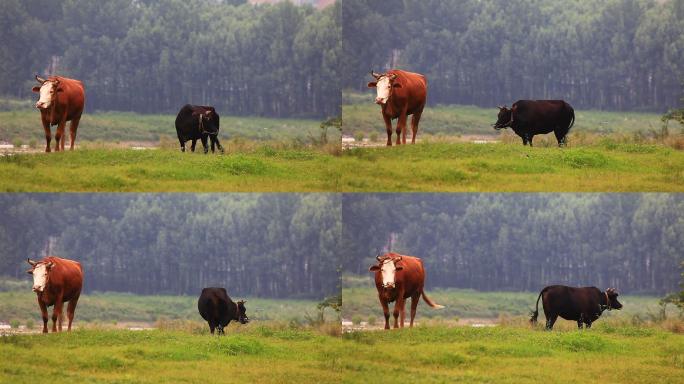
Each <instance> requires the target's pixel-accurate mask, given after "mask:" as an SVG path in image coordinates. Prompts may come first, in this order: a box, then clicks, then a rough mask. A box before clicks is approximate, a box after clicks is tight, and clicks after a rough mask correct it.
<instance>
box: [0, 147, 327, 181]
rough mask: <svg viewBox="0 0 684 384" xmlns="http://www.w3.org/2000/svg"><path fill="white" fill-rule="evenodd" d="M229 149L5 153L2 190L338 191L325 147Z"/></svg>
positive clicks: (0, 178) (0, 173)
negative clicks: (222, 151) (217, 151)
mask: <svg viewBox="0 0 684 384" xmlns="http://www.w3.org/2000/svg"><path fill="white" fill-rule="evenodd" d="M225 144H226V149H227V153H226V155H212V154H209V155H203V154H200V153H195V154H192V153H181V152H180V151H177V150H170V149H157V150H145V151H136V150H130V149H108V148H101V149H80V150H76V151H71V152H69V151H67V152H63V153H51V154H21V155H15V156H8V157H3V158H0V191H4V192H19V191H22V192H23V191H44V192H57V191H90V192H95V191H113V192H120V191H135V192H146V191H150V192H167V191H187V192H219V191H249V192H258V191H265V192H278V191H333V190H335V189H336V188H337V184H336V183H337V178H336V171H335V169H334V168H333V160H334V157H333V156H332V155H329V154H327V153H326V152H325V151H323V150H318V149H310V148H301V149H297V148H280V149H279V148H277V147H272V146H269V145H263V146H260V147H258V148H256V149H253V150H252V149H249V150H240V151H239V152H237V151H236V150H234V146H235V145H234V142H232V141H231V142H226V143H225Z"/></svg>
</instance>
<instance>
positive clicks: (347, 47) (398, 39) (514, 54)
mask: <svg viewBox="0 0 684 384" xmlns="http://www.w3.org/2000/svg"><path fill="white" fill-rule="evenodd" d="M342 15H343V16H342V20H343V22H342V24H343V31H342V32H343V36H344V37H343V52H344V55H343V56H342V57H343V59H342V62H343V68H344V71H343V81H342V87H343V88H345V89H347V90H351V91H358V92H366V93H368V92H369V91H368V90H367V88H366V83H367V82H368V81H370V76H369V75H368V73H369V71H370V70H371V69H373V70H375V71H377V72H382V71H385V70H387V69H389V68H402V69H406V70H410V71H416V72H420V73H423V74H425V75H426V76H427V78H428V87H429V90H430V91H429V96H428V103H429V104H431V105H436V104H462V105H477V106H481V107H493V106H496V105H500V104H508V105H510V104H511V103H512V102H514V101H516V100H518V99H565V100H567V101H568V102H570V103H571V104H572V105H573V106H574V107H575V108H578V109H603V110H639V111H654V112H660V113H662V112H664V111H666V110H667V109H668V108H674V107H676V106H678V105H679V101H680V98H681V96H682V88H683V87H682V81H684V2H682V1H678V0H609V1H577V0H575V1H557V0H532V1H530V0H458V1H445V0H386V1H374V0H345V1H344V2H343V3H342ZM347 102H349V101H347ZM370 102H371V101H369V103H370ZM428 120H429V119H428ZM345 121H346V112H345ZM492 122H493V121H492ZM428 123H429V122H428Z"/></svg>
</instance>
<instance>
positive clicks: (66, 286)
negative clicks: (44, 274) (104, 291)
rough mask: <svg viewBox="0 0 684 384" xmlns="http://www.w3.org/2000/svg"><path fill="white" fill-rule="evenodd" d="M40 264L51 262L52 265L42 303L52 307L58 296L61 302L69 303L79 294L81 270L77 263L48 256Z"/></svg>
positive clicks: (81, 287)
mask: <svg viewBox="0 0 684 384" xmlns="http://www.w3.org/2000/svg"><path fill="white" fill-rule="evenodd" d="M41 262H46V263H48V262H52V263H53V264H54V265H53V266H52V268H51V269H50V272H49V277H48V282H47V285H46V287H45V290H44V294H43V301H44V302H45V303H46V304H48V305H53V304H54V303H55V301H56V299H57V298H58V297H60V296H61V297H62V301H70V300H71V299H72V298H74V297H78V296H79V295H80V294H81V290H82V289H83V269H82V267H81V264H80V263H79V262H77V261H74V260H69V259H62V258H60V257H56V256H48V257H46V258H44V259H43V260H41Z"/></svg>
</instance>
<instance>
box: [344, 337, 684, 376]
mask: <svg viewBox="0 0 684 384" xmlns="http://www.w3.org/2000/svg"><path fill="white" fill-rule="evenodd" d="M344 338H345V340H346V343H344V344H343V345H345V348H344V352H343V354H342V355H341V356H340V361H341V365H342V367H343V369H344V377H345V382H350V383H352V382H371V383H374V382H385V383H387V382H393V381H410V382H419V383H461V382H463V383H573V382H598V383H621V384H624V383H681V380H682V377H683V375H684V337H683V336H682V335H680V334H673V333H670V332H666V331H662V330H658V329H653V328H642V327H633V326H626V327H608V326H601V325H599V326H597V327H595V328H593V329H592V330H589V331H583V332H579V331H574V330H573V331H554V332H544V331H541V330H539V329H529V328H527V327H508V326H506V327H492V328H468V327H445V326H431V327H417V328H413V329H408V328H405V329H403V330H393V331H369V332H354V333H351V334H346V335H345V337H344Z"/></svg>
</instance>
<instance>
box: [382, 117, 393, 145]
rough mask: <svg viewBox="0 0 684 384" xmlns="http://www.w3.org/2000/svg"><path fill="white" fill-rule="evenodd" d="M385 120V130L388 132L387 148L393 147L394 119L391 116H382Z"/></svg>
mask: <svg viewBox="0 0 684 384" xmlns="http://www.w3.org/2000/svg"><path fill="white" fill-rule="evenodd" d="M382 118H383V119H384V120H385V129H386V130H387V146H388V147H391V146H392V119H390V118H389V116H385V115H382Z"/></svg>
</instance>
